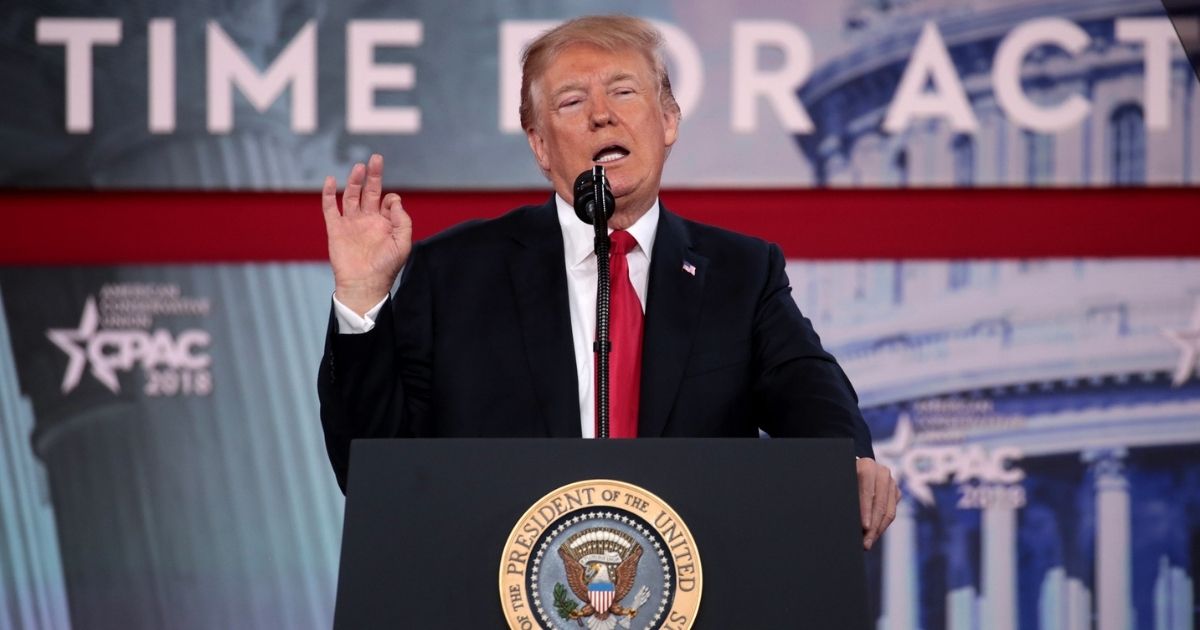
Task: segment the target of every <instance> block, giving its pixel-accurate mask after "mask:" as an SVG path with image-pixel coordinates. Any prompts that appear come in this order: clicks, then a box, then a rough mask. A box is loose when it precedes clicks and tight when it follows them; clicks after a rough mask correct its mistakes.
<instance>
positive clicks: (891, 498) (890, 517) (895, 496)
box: [879, 479, 900, 536]
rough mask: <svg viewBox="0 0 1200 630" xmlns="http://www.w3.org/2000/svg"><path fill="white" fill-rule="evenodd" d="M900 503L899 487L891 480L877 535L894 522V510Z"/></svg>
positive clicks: (881, 533)
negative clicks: (890, 489)
mask: <svg viewBox="0 0 1200 630" xmlns="http://www.w3.org/2000/svg"><path fill="white" fill-rule="evenodd" d="M899 503H900V486H898V485H896V480H895V479H893V480H892V491H891V492H890V493H888V500H887V510H885V511H884V513H883V524H882V525H881V526H880V527H879V535H880V536H882V535H883V532H886V531H887V528H888V527H889V526H891V524H892V521H894V520H896V508H897V506H898V504H899Z"/></svg>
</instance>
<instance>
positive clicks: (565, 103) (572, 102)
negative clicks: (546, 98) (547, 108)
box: [558, 98, 583, 109]
mask: <svg viewBox="0 0 1200 630" xmlns="http://www.w3.org/2000/svg"><path fill="white" fill-rule="evenodd" d="M582 100H583V99H579V98H569V99H567V100H565V101H563V102H561V103H559V104H558V107H559V109H562V108H564V107H570V106H572V105H578V104H579V103H580V102H582Z"/></svg>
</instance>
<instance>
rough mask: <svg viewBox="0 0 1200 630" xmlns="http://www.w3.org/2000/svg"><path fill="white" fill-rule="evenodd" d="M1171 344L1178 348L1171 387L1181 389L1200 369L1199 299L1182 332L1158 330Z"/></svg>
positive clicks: (1165, 329) (1166, 329)
mask: <svg viewBox="0 0 1200 630" xmlns="http://www.w3.org/2000/svg"><path fill="white" fill-rule="evenodd" d="M1159 330H1160V331H1161V332H1162V334H1163V336H1164V337H1166V338H1167V339H1168V340H1170V341H1171V343H1174V344H1175V345H1177V346H1179V364H1178V365H1176V366H1175V375H1174V376H1173V377H1172V378H1171V386H1172V387H1181V386H1183V384H1184V383H1186V382H1188V380H1189V379H1191V378H1192V374H1194V373H1196V372H1197V371H1198V370H1197V368H1198V367H1200V365H1198V364H1200V299H1197V300H1196V309H1195V310H1194V311H1192V321H1191V322H1190V323H1189V324H1188V327H1187V328H1184V329H1182V330H1171V329H1168V328H1160V329H1159Z"/></svg>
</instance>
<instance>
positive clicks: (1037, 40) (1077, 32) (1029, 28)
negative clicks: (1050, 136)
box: [992, 18, 1091, 133]
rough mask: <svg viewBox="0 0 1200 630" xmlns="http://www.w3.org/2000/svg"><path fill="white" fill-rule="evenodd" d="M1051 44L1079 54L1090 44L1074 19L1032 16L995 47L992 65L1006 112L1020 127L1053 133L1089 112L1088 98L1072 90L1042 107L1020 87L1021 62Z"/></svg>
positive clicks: (1000, 98) (999, 95)
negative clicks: (1069, 94)
mask: <svg viewBox="0 0 1200 630" xmlns="http://www.w3.org/2000/svg"><path fill="white" fill-rule="evenodd" d="M1047 44H1052V45H1055V46H1058V47H1060V48H1062V49H1063V50H1065V51H1067V52H1069V53H1071V54H1076V53H1078V52H1080V51H1082V50H1083V49H1084V48H1086V47H1087V45H1088V35H1087V33H1086V32H1085V31H1084V30H1083V29H1082V28H1079V26H1078V25H1076V24H1075V23H1074V22H1072V21H1070V20H1064V19H1063V18H1040V19H1036V20H1030V21H1029V22H1026V23H1024V24H1021V25H1020V26H1018V27H1016V28H1014V29H1013V30H1012V31H1011V32H1009V34H1008V35H1007V36H1005V38H1004V40H1003V41H1001V42H1000V47H999V48H998V49H997V50H996V60H995V62H994V63H993V65H992V89H993V90H994V91H995V92H996V102H998V103H999V104H1000V108H1001V109H1003V110H1004V113H1005V114H1007V115H1008V117H1009V118H1012V120H1013V122H1015V123H1017V125H1018V126H1020V127H1025V128H1027V129H1032V130H1033V131H1040V132H1042V133H1054V132H1056V131H1062V130H1063V129H1067V128H1069V127H1072V126H1074V125H1076V124H1078V123H1079V122H1080V121H1082V120H1083V119H1084V117H1086V116H1087V115H1088V110H1090V109H1091V105H1090V104H1089V103H1088V101H1087V99H1085V98H1083V97H1082V96H1080V95H1078V94H1072V95H1071V96H1069V97H1067V99H1066V100H1064V101H1063V102H1061V103H1059V104H1058V105H1055V106H1053V107H1040V106H1038V105H1036V104H1035V103H1034V102H1033V101H1031V100H1029V97H1027V96H1026V95H1025V91H1024V90H1022V89H1021V64H1022V63H1024V61H1025V56H1026V55H1028V54H1029V51H1031V50H1033V49H1034V48H1037V47H1038V46H1044V45H1047Z"/></svg>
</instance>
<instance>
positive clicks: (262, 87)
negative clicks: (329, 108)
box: [208, 20, 317, 133]
mask: <svg viewBox="0 0 1200 630" xmlns="http://www.w3.org/2000/svg"><path fill="white" fill-rule="evenodd" d="M316 62H317V26H316V22H315V21H314V20H309V21H308V22H305V23H304V26H303V27H302V28H301V29H300V32H299V33H296V36H295V37H294V38H292V41H291V42H290V43H289V44H288V45H287V47H286V48H284V49H283V52H281V53H279V57H277V58H276V59H275V61H274V62H272V63H271V65H269V66H268V67H267V71H266V73H265V74H264V75H260V74H259V72H258V69H257V68H255V67H254V64H252V63H251V62H250V60H249V59H246V56H245V55H244V54H242V51H241V50H240V49H238V47H237V44H236V43H234V41H233V40H232V39H230V38H229V36H228V35H226V34H225V31H224V30H222V29H221V26H220V25H219V24H217V23H216V22H212V21H210V22H209V23H208V130H209V131H211V132H213V133H229V132H230V131H232V130H233V84H234V83H236V84H237V86H238V88H240V89H241V92H242V94H245V95H246V100H248V101H250V104H251V105H253V106H254V109H256V110H258V111H260V112H264V111H266V110H267V108H268V107H270V106H271V103H273V102H275V99H277V98H279V95H280V94H282V93H283V90H284V89H285V88H286V87H287V86H288V84H289V83H290V84H291V85H292V131H295V132H296V133H312V132H313V131H314V130H316V128H317V63H316Z"/></svg>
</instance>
